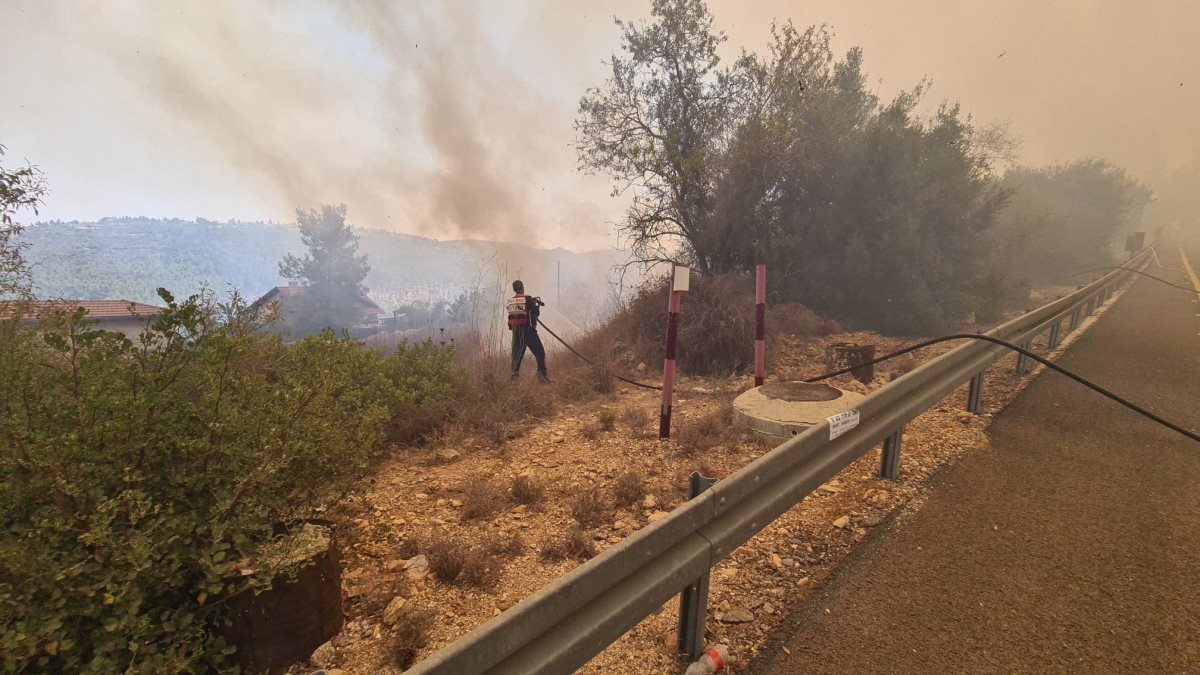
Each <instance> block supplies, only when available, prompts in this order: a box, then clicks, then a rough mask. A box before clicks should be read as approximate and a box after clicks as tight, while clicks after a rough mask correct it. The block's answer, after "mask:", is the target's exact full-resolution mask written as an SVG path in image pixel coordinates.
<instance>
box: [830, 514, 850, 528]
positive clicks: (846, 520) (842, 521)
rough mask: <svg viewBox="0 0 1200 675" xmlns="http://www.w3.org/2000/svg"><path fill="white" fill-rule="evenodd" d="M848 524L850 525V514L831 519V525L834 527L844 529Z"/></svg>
mask: <svg viewBox="0 0 1200 675" xmlns="http://www.w3.org/2000/svg"><path fill="white" fill-rule="evenodd" d="M848 525H850V516H842V517H841V518H838V519H837V520H835V521H833V526H834V527H836V528H842V529H844V528H845V527H847V526H848Z"/></svg>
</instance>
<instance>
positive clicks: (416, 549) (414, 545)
mask: <svg viewBox="0 0 1200 675" xmlns="http://www.w3.org/2000/svg"><path fill="white" fill-rule="evenodd" d="M420 552H421V544H420V543H419V542H418V541H417V540H416V539H412V538H409V539H405V540H404V541H402V542H400V545H399V546H398V547H396V555H397V556H399V557H401V558H405V559H408V558H412V557H414V556H416V555H417V554H419V553H420Z"/></svg>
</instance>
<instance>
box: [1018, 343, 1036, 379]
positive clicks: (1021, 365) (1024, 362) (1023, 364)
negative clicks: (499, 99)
mask: <svg viewBox="0 0 1200 675" xmlns="http://www.w3.org/2000/svg"><path fill="white" fill-rule="evenodd" d="M1021 346H1022V347H1024V348H1025V349H1029V348H1031V347H1032V346H1033V340H1032V339H1030V340H1026V341H1025V342H1022V343H1021ZM1027 372H1029V357H1028V356H1025V355H1024V354H1022V353H1020V352H1017V375H1018V376H1021V375H1024V374H1025V373H1027Z"/></svg>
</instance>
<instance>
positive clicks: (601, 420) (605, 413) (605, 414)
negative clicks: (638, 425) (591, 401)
mask: <svg viewBox="0 0 1200 675" xmlns="http://www.w3.org/2000/svg"><path fill="white" fill-rule="evenodd" d="M596 422H597V423H598V424H599V425H600V431H612V430H613V429H616V428H617V413H615V412H613V411H612V410H610V409H609V408H601V409H600V412H598V413H596Z"/></svg>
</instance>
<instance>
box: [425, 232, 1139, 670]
mask: <svg viewBox="0 0 1200 675" xmlns="http://www.w3.org/2000/svg"><path fill="white" fill-rule="evenodd" d="M1148 260H1149V251H1148V250H1147V251H1143V252H1142V253H1140V254H1138V255H1136V256H1134V257H1133V258H1131V259H1130V260H1129V262H1128V263H1126V266H1127V267H1131V268H1135V269H1140V268H1141V267H1144V266H1145V264H1146V263H1147V262H1148ZM1128 276H1130V273H1129V271H1128V270H1126V269H1118V270H1115V271H1113V272H1111V273H1109V274H1107V275H1105V276H1104V277H1102V278H1101V279H1098V280H1097V281H1095V282H1093V283H1091V284H1089V285H1087V286H1085V287H1083V288H1081V289H1079V290H1077V291H1076V292H1074V293H1072V294H1070V295H1068V296H1066V297H1064V298H1061V299H1059V300H1056V301H1054V302H1051V303H1049V304H1047V305H1045V306H1043V307H1040V308H1038V309H1036V310H1033V311H1031V312H1029V313H1027V314H1024V315H1022V316H1020V317H1017V318H1016V319H1013V320H1012V321H1009V322H1007V323H1005V324H1003V325H1001V326H999V327H997V328H994V329H992V330H991V331H989V332H988V333H987V335H991V336H993V337H997V338H1000V339H1003V340H1006V341H1008V342H1013V343H1016V344H1021V345H1028V343H1029V342H1031V341H1032V339H1033V338H1034V337H1035V336H1037V335H1039V334H1041V333H1042V332H1044V331H1046V330H1050V331H1051V337H1050V339H1051V342H1053V343H1056V344H1057V342H1058V341H1059V338H1060V331H1061V324H1062V322H1063V320H1064V319H1067V318H1068V317H1069V318H1070V324H1071V325H1070V329H1071V330H1074V329H1075V328H1077V327H1078V325H1079V323H1080V322H1081V320H1082V318H1083V317H1084V316H1085V315H1090V314H1091V313H1093V312H1094V311H1095V310H1096V309H1097V308H1098V307H1099V305H1100V304H1102V303H1103V302H1104V301H1106V300H1107V299H1108V298H1109V296H1110V295H1111V294H1112V292H1113V291H1114V290H1115V289H1116V287H1117V286H1118V285H1119V284H1121V283H1122V282H1123V281H1124V280H1125V279H1126V277H1128ZM1005 351H1006V350H1005V349H1004V348H1003V347H1001V346H999V345H995V344H992V343H987V342H983V341H974V342H971V343H967V344H963V345H960V346H958V347H956V348H955V349H953V350H952V351H950V352H947V353H946V354H943V355H942V356H939V357H937V358H935V359H933V360H931V361H929V362H927V363H925V364H923V365H921V366H920V367H918V368H916V369H914V370H912V371H911V372H909V373H907V374H905V375H903V376H901V377H899V378H897V379H896V380H895V381H893V382H891V383H889V384H888V385H886V386H884V387H882V388H880V389H878V390H876V391H875V392H873V393H872V394H870V395H869V396H867V397H866V398H865V399H863V400H862V401H861V402H860V403H859V406H858V408H857V410H858V412H859V422H858V425H857V426H856V427H854V428H853V429H851V430H849V431H847V432H845V433H844V434H842V435H840V436H838V437H837V438H834V439H832V440H831V438H830V428H829V424H828V423H822V424H818V425H816V426H814V427H811V428H809V429H807V430H805V431H804V433H802V434H799V435H798V436H795V437H794V438H792V439H790V440H788V441H787V442H785V443H783V444H782V445H780V446H778V447H777V448H775V449H774V450H771V451H770V452H768V453H766V454H765V455H763V456H761V457H759V458H758V459H756V460H755V461H753V462H751V463H750V464H748V465H747V466H745V467H744V468H742V469H741V470H739V471H737V472H736V473H734V474H733V475H731V476H729V477H728V478H725V479H723V480H721V481H719V482H717V483H716V484H715V485H713V486H712V488H710V489H709V490H707V491H704V492H702V493H701V494H699V495H698V496H697V497H695V498H694V499H692V500H690V501H688V502H686V503H684V504H683V505H681V506H679V507H678V508H676V509H675V510H674V511H672V512H671V513H670V515H669V516H667V517H666V518H663V519H662V520H660V521H658V522H655V523H650V524H649V525H647V526H646V527H644V528H642V529H641V530H639V531H638V532H636V533H634V534H633V535H631V536H629V537H627V538H626V539H624V540H623V541H621V542H620V543H618V544H616V545H614V546H613V547H611V548H609V549H608V550H606V551H604V552H603V553H602V554H600V555H598V556H596V557H595V558H592V559H591V560H589V561H587V562H586V563H583V564H582V565H580V566H579V567H577V568H575V569H574V570H572V571H571V572H570V573H568V574H566V575H564V576H562V577H560V578H559V579H557V580H555V581H554V582H552V583H551V584H549V585H547V586H545V587H543V588H542V589H541V590H539V591H537V592H536V593H534V594H533V595H531V596H529V597H528V598H526V599H525V600H523V601H521V602H520V603H518V604H516V605H514V606H513V607H511V608H510V609H508V611H506V612H504V613H502V614H500V615H499V616H497V617H495V618H493V619H492V620H490V621H488V622H487V623H485V624H483V625H482V626H480V627H479V628H476V629H475V630H473V631H471V632H470V633H468V634H467V635H465V636H463V637H462V638H460V639H458V640H457V641H455V642H453V643H451V644H450V645H448V646H446V647H445V648H444V649H442V650H441V651H439V652H437V653H435V654H433V655H431V656H430V657H429V658H427V659H425V660H424V661H422V662H421V663H418V664H417V665H416V666H414V667H413V668H412V669H411V670H409V671H408V672H409V673H412V674H420V675H430V674H436V675H473V674H475V673H514V674H520V675H525V674H527V673H568V672H571V671H573V670H575V669H576V668H578V667H579V666H582V665H583V664H585V663H587V661H588V660H589V659H591V658H592V657H593V656H595V655H596V654H598V653H600V652H601V651H602V650H603V649H604V648H605V647H607V646H608V645H609V644H611V643H612V642H614V641H615V640H617V639H618V638H619V637H621V635H623V634H624V633H625V632H626V631H628V630H629V629H631V628H633V627H634V626H636V625H637V624H638V623H639V622H640V621H641V620H642V619H644V618H646V617H647V616H649V615H650V614H652V613H654V612H656V611H657V610H658V609H659V608H660V607H662V605H663V604H664V603H665V602H667V601H668V600H670V598H671V597H672V596H673V595H675V594H677V593H679V592H680V591H682V590H683V589H685V588H687V587H688V586H689V585H691V584H693V583H695V582H696V581H697V580H698V579H701V578H703V577H705V575H707V573H708V571H709V570H710V568H712V567H713V566H714V565H716V564H717V563H719V562H720V561H721V560H722V559H724V558H725V557H727V556H728V555H729V554H730V553H732V552H733V550H734V549H736V548H737V547H738V546H740V545H742V544H743V543H745V542H746V541H747V540H749V539H750V538H751V537H753V536H754V535H755V534H757V533H758V532H759V531H761V530H762V529H763V528H765V527H766V526H767V525H769V524H770V523H771V522H772V521H773V520H775V519H776V518H777V517H779V516H780V515H782V514H783V513H785V512H786V511H787V510H788V509H790V508H792V507H793V506H795V505H796V504H797V503H799V502H800V501H801V500H802V499H804V498H805V497H806V496H808V495H809V494H810V493H812V492H813V491H814V490H815V489H816V488H817V487H818V486H820V485H821V484H822V483H825V482H826V481H828V480H829V479H830V478H832V477H833V476H834V475H836V474H837V473H838V472H839V471H841V470H842V469H844V468H845V467H846V466H848V465H849V464H850V463H851V462H853V461H855V460H857V459H858V458H859V457H861V456H862V455H864V454H865V453H866V452H868V451H869V450H871V449H873V448H874V447H875V446H877V445H879V443H880V442H881V441H883V440H884V439H888V438H893V437H894V438H896V439H897V440H898V438H899V436H898V435H897V432H898V431H899V430H901V429H903V427H904V425H905V424H907V423H908V422H909V421H911V420H913V419H914V418H916V417H917V416H918V415H920V414H921V413H923V412H925V411H926V410H928V409H929V408H931V407H933V406H934V405H936V404H937V403H938V402H939V401H941V400H942V399H944V398H945V397H946V396H948V395H950V394H951V393H953V392H954V391H955V390H956V389H958V387H960V386H962V385H963V384H964V383H966V382H968V381H970V382H971V387H970V391H969V394H968V397H967V398H968V400H967V406H968V409H971V410H973V411H978V409H979V402H980V397H981V391H982V373H983V372H984V371H985V370H986V369H987V368H988V367H989V366H991V365H992V364H993V363H995V362H996V361H997V360H998V359H1000V358H1001V357H1002V356H1003V355H1004V352H1005ZM1025 366H1026V363H1018V373H1020V372H1023V371H1024V367H1025ZM899 451H900V449H899V444H898V442H894V445H893V454H896V453H898V452H899ZM886 455H887V454H886V453H885V457H886ZM895 459H896V458H895V457H889V458H887V459H885V462H884V467H883V468H882V470H883V471H884V472H885V473H886V467H887V465H888V463H889V461H890V462H891V463H892V465H893V466H894V465H895ZM701 611H702V610H701ZM702 621H703V618H701V622H702ZM701 625H702V623H701Z"/></svg>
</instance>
